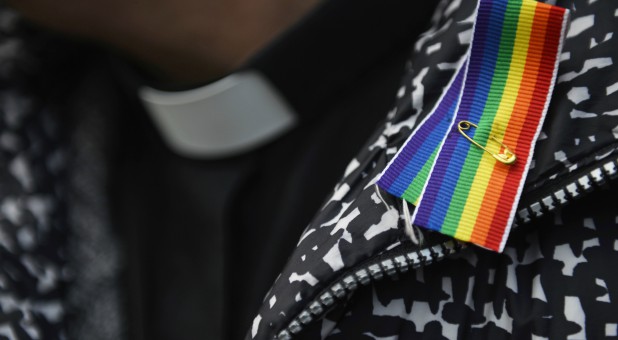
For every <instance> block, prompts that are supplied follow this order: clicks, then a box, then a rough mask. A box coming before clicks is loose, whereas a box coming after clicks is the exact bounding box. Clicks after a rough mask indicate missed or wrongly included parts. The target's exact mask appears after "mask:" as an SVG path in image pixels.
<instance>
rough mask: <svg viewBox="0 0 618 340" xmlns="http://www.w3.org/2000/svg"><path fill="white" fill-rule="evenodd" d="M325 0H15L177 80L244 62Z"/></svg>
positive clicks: (51, 24)
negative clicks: (320, 1)
mask: <svg viewBox="0 0 618 340" xmlns="http://www.w3.org/2000/svg"><path fill="white" fill-rule="evenodd" d="M317 3H318V0H63V1H56V0H9V4H10V5H11V6H13V7H15V8H16V9H18V10H19V11H20V12H21V13H22V14H23V15H24V16H25V17H27V18H28V19H30V20H32V21H34V22H35V23H37V24H40V25H42V26H44V27H47V28H50V29H52V30H55V31H59V32H63V33H67V34H69V35H73V36H77V37H81V38H85V39H88V40H93V41H97V42H101V43H103V44H105V45H108V46H110V47H112V48H114V49H117V50H119V51H121V52H122V53H125V54H126V55H128V56H129V57H131V58H133V59H135V60H137V61H138V62H141V63H143V64H144V65H145V66H146V67H147V68H149V69H150V70H151V71H152V72H153V73H156V74H157V75H159V76H161V77H162V78H164V79H167V80H169V81H174V82H184V83H195V82H203V81H207V80H209V79H213V78H216V77H219V76H221V75H224V74H226V73H228V72H230V71H233V70H234V69H235V68H237V67H239V66H240V65H242V64H243V62H245V61H246V60H247V59H248V58H249V57H250V56H251V55H252V54H254V53H255V52H256V51H257V50H259V49H260V48H261V47H263V46H264V45H266V44H267V43H268V42H269V41H271V40H272V39H273V38H274V37H275V36H276V35H277V34H279V33H281V32H282V31H284V30H285V29H286V28H288V27H289V26H290V25H292V24H293V23H295V22H296V21H298V20H299V18H300V17H301V16H303V15H304V14H306V13H307V12H308V11H309V10H310V9H311V8H313V7H314V6H315V5H316V4H317Z"/></svg>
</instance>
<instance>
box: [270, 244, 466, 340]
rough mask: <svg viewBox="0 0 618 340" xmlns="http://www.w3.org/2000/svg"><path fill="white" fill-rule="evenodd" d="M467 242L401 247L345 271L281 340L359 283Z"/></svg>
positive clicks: (435, 258)
mask: <svg viewBox="0 0 618 340" xmlns="http://www.w3.org/2000/svg"><path fill="white" fill-rule="evenodd" d="M462 247H465V245H464V244H462V243H459V242H457V241H454V240H449V241H446V242H444V243H440V244H437V245H434V246H432V247H428V248H423V249H416V250H409V251H399V252H396V253H394V254H392V255H387V256H380V257H379V258H378V259H376V260H373V261H370V262H368V263H367V264H365V265H362V266H360V267H358V268H356V269H355V270H352V271H350V272H348V273H347V274H345V275H343V278H341V279H339V280H338V281H335V283H334V284H331V285H330V286H329V287H328V288H327V289H325V290H324V291H322V293H321V294H320V295H318V297H317V298H315V299H314V300H313V301H311V302H310V303H309V304H308V305H307V307H306V308H305V309H303V310H302V311H301V312H300V313H299V314H298V316H297V317H296V318H294V320H292V321H291V322H290V323H289V324H288V326H287V327H286V328H285V329H284V330H282V331H281V332H279V334H278V335H277V336H276V339H278V340H289V339H292V337H293V336H294V335H296V334H298V333H300V332H301V331H302V330H303V329H304V327H305V326H306V325H308V324H310V323H311V322H312V321H313V320H315V319H319V318H321V317H322V316H323V315H324V314H325V313H326V312H327V311H328V310H329V309H330V308H331V307H333V306H334V305H335V303H336V302H337V300H345V299H346V298H347V297H348V296H349V295H350V294H352V293H353V292H354V291H355V290H356V289H358V287H359V286H367V285H369V284H370V283H371V282H372V281H380V280H382V279H383V278H384V277H387V276H388V277H391V278H396V277H397V275H398V273H402V274H403V273H406V272H407V271H408V270H410V269H416V268H419V267H423V266H426V265H429V264H431V263H433V262H436V261H439V260H442V259H443V258H444V257H446V256H448V255H450V254H453V253H456V252H458V251H459V250H460V249H461V248H462Z"/></svg>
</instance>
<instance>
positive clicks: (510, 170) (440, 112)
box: [377, 0, 568, 252]
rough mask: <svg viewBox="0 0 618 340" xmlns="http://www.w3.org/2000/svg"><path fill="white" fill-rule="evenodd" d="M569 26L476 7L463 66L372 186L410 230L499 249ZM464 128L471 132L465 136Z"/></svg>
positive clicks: (512, 9)
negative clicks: (393, 202) (401, 210)
mask: <svg viewBox="0 0 618 340" xmlns="http://www.w3.org/2000/svg"><path fill="white" fill-rule="evenodd" d="M567 18H568V11H567V10H565V9H563V8H560V7H557V6H552V5H547V4H544V3H540V2H536V1H534V0H480V1H479V4H478V10H477V17H476V22H475V26H474V34H473V38H472V44H471V46H470V50H469V52H468V54H467V58H465V61H464V62H462V63H461V65H460V67H459V69H458V71H457V72H456V74H455V76H454V78H453V79H452V80H451V82H450V84H449V85H448V87H447V89H446V91H445V92H444V94H443V96H442V98H440V100H439V101H438V102H437V104H436V106H435V107H434V108H433V111H432V112H431V113H430V114H429V115H427V117H426V118H425V119H424V120H423V121H422V122H421V123H420V124H419V125H418V127H417V128H416V129H415V130H414V132H413V133H412V135H411V136H410V137H409V138H408V140H407V141H406V143H405V144H404V145H403V146H402V147H401V149H400V150H399V152H398V153H397V155H396V156H395V157H394V158H393V160H392V161H391V162H390V164H389V165H388V167H387V168H386V169H385V171H384V172H383V174H382V176H381V178H380V179H379V180H378V183H377V184H378V186H380V187H381V188H382V189H384V190H386V191H387V192H389V193H390V194H392V195H395V196H397V197H401V198H403V199H405V200H406V201H408V202H410V203H411V204H414V205H415V206H416V209H415V210H414V214H413V215H412V217H411V219H412V221H411V222H412V223H413V224H414V225H417V226H420V227H424V228H428V229H431V230H436V231H439V232H441V233H443V234H446V235H450V236H453V237H455V238H457V239H459V240H462V241H466V242H471V243H474V244H477V245H479V246H482V247H485V248H488V249H492V250H495V251H499V252H501V251H502V250H503V249H504V244H505V242H506V239H507V236H508V233H509V231H510V227H511V225H512V223H513V217H514V215H515V211H516V208H517V204H518V201H519V197H520V195H521V190H522V187H523V184H524V181H525V177H526V174H527V172H528V169H529V167H530V161H531V159H532V153H533V151H534V144H535V142H536V139H537V137H538V135H539V132H540V128H541V125H542V124H543V120H544V118H545V114H546V112H547V107H548V105H549V99H550V96H551V93H552V90H553V86H554V81H555V77H556V70H557V67H558V59H559V54H560V50H561V47H562V40H563V38H564V32H565V28H566V22H567ZM462 122H467V123H472V124H474V125H468V126H467V127H468V128H469V129H467V130H466V131H465V135H464V133H463V132H462V131H460V130H459V129H458V126H461V125H460V124H461V123H462ZM466 136H467V137H469V139H468V138H466ZM471 140H473V141H474V142H476V143H477V144H478V145H480V146H483V147H485V150H483V149H482V148H480V147H479V146H477V145H474V144H473V143H472V142H471ZM504 146H506V147H508V150H509V151H510V152H511V153H512V154H514V155H515V156H516V161H515V162H514V163H512V164H505V163H504V162H500V161H499V160H498V159H496V157H494V156H493V155H492V154H494V155H496V154H502V155H504V154H508V152H507V151H506V150H505V147H504Z"/></svg>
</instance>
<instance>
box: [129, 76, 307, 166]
mask: <svg viewBox="0 0 618 340" xmlns="http://www.w3.org/2000/svg"><path fill="white" fill-rule="evenodd" d="M139 96H140V98H141V100H142V102H143V103H144V105H145V107H146V110H147V111H148V112H149V113H150V115H151V116H152V118H153V120H154V121H155V124H156V125H157V127H158V128H159V130H160V131H161V134H162V135H163V138H164V140H165V141H166V142H167V144H168V145H169V147H170V148H171V149H172V150H173V151H175V152H177V153H178V154H180V155H183V156H186V157H191V158H200V159H216V158H223V157H227V156H234V155H238V154H241V153H243V152H247V151H251V150H253V149H256V148H258V147H260V146H262V145H264V144H266V143H268V142H270V141H272V140H274V139H276V138H277V137H279V136H280V135H282V134H283V133H285V132H287V131H289V130H290V129H292V128H293V127H294V126H295V125H296V123H297V115H296V114H295V113H294V112H293V110H292V108H291V107H290V106H289V105H288V104H287V103H286V102H285V100H284V99H283V98H282V96H281V95H280V94H279V93H278V92H277V90H276V89H275V88H274V87H273V86H272V85H271V84H270V83H269V82H268V80H267V79H266V78H264V77H263V76H262V75H260V74H259V73H258V72H253V71H244V72H239V73H235V74H232V75H230V76H227V77H225V78H223V79H221V80H219V81H216V82H214V83H211V84H209V85H206V86H203V87H200V88H196V89H192V90H188V91H179V92H165V91H160V90H156V89H153V88H150V87H142V88H140V90H139Z"/></svg>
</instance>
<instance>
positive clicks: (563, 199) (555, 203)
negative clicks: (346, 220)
mask: <svg viewBox="0 0 618 340" xmlns="http://www.w3.org/2000/svg"><path fill="white" fill-rule="evenodd" d="M617 177H618V159H613V160H611V161H608V162H606V163H604V164H603V165H601V166H596V167H593V168H592V170H588V171H584V172H583V174H582V173H579V174H578V175H576V176H570V177H569V178H568V179H567V180H566V184H564V185H562V186H561V187H559V188H558V189H557V190H555V189H553V190H545V191H541V193H542V194H539V195H536V196H537V197H539V198H538V199H534V200H531V201H529V202H527V203H525V204H522V205H521V206H520V209H519V210H518V211H517V213H516V215H515V222H514V225H523V224H526V223H529V222H531V221H532V220H533V219H537V218H540V217H542V216H544V215H546V214H547V213H550V212H553V211H555V210H556V209H558V208H560V207H563V206H565V205H567V204H568V203H570V202H571V201H573V200H576V199H579V198H580V197H582V196H583V195H584V194H588V193H590V192H592V191H594V190H595V189H596V188H598V187H600V186H602V185H604V184H605V183H607V181H608V180H614V179H616V178H617ZM464 248H466V245H465V244H464V243H461V242H458V241H455V240H448V241H446V242H442V243H439V244H437V245H433V246H430V247H426V248H418V247H417V246H416V245H413V244H411V243H408V244H407V245H404V246H401V247H398V248H395V249H392V250H390V251H388V252H385V253H383V254H380V255H378V256H376V257H375V258H372V259H369V260H368V261H366V262H365V263H363V264H360V265H358V266H356V267H354V268H352V269H350V270H349V271H347V272H345V273H344V274H343V275H341V276H339V279H338V280H336V281H335V282H334V283H333V284H331V285H330V286H328V287H327V288H326V289H324V290H322V292H321V293H320V294H318V295H317V297H316V298H315V299H313V300H312V301H311V302H309V303H308V304H307V306H306V307H305V308H304V309H303V310H302V311H301V312H300V313H299V314H298V315H297V316H296V317H295V318H294V319H293V320H292V321H291V322H290V323H288V325H287V327H285V328H284V329H283V330H282V331H280V332H279V333H278V334H277V335H276V336H275V339H277V340H290V339H292V338H293V337H294V335H297V334H299V333H300V332H301V331H302V330H303V329H304V328H305V327H306V326H307V325H309V324H310V323H311V322H313V321H314V320H317V319H320V318H322V317H323V316H324V315H325V314H326V312H328V311H329V310H331V309H332V308H333V307H334V306H335V305H336V303H338V302H341V301H345V300H347V299H348V298H350V296H351V295H352V294H353V293H354V291H356V289H358V287H359V286H367V285H369V284H370V283H371V282H372V281H380V280H382V279H384V278H385V277H390V278H391V279H394V280H396V279H397V278H398V274H404V273H406V272H408V271H410V270H412V269H418V268H421V267H424V266H427V265H429V264H431V263H434V262H437V261H440V260H442V259H443V258H445V257H446V256H449V255H452V254H455V253H458V252H460V251H461V250H462V249H464Z"/></svg>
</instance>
